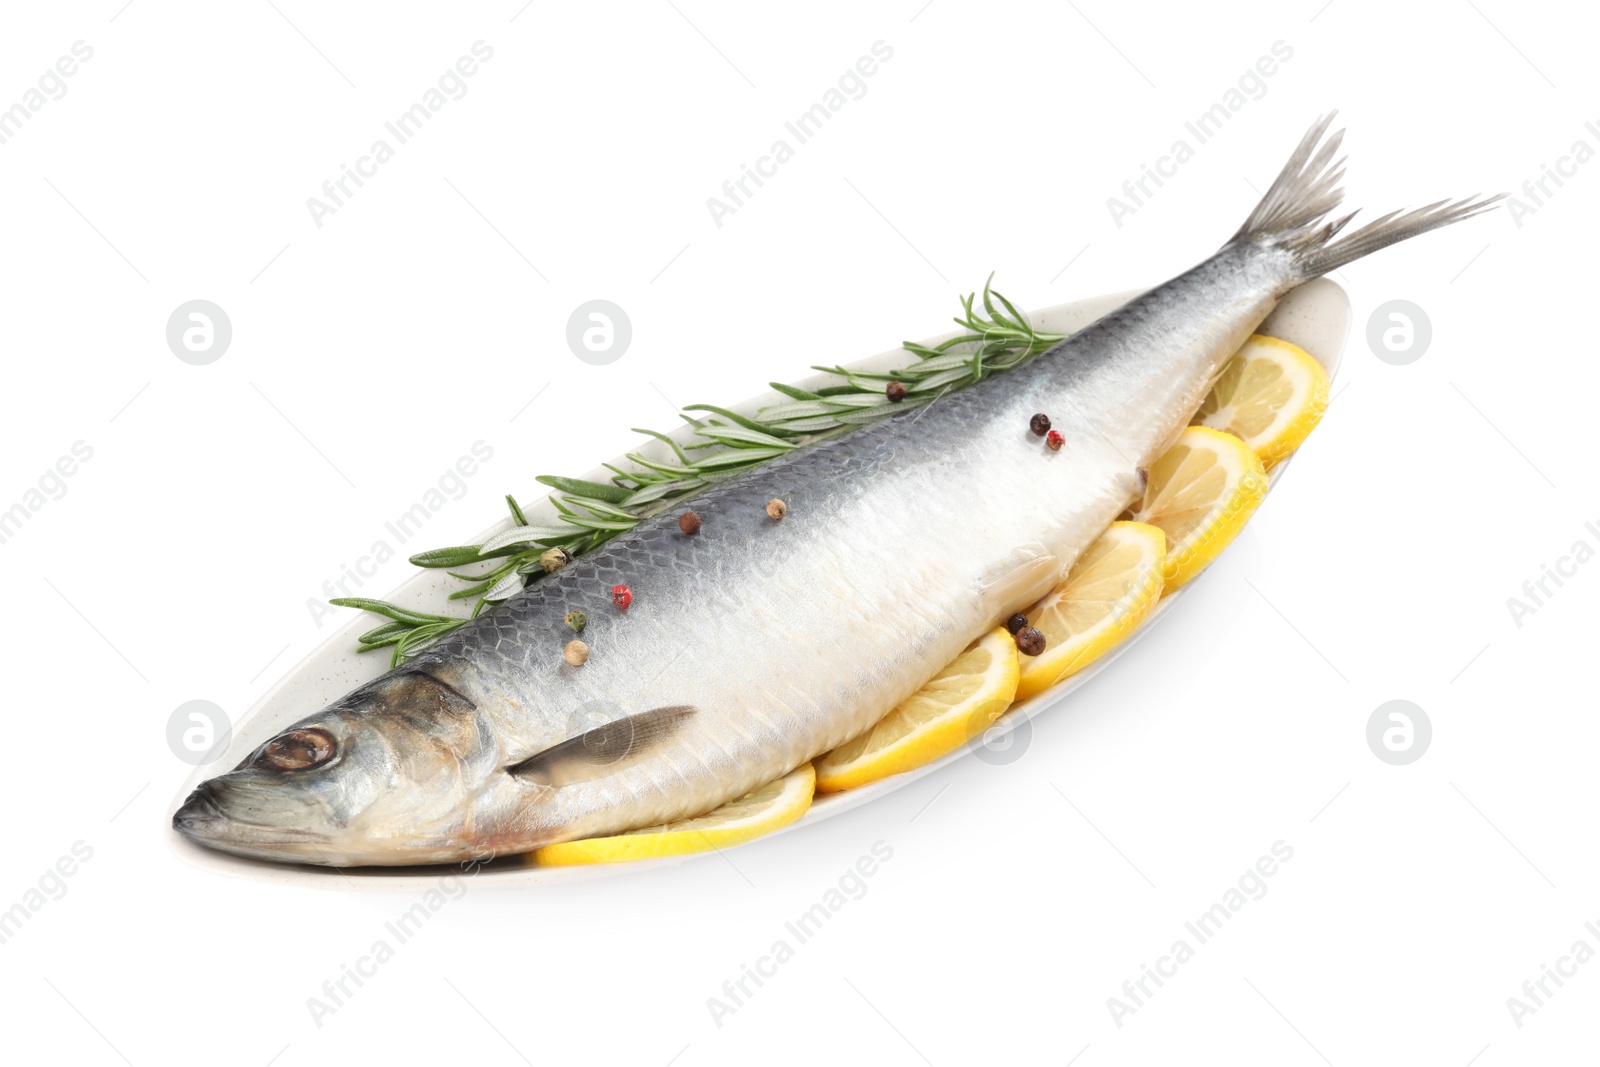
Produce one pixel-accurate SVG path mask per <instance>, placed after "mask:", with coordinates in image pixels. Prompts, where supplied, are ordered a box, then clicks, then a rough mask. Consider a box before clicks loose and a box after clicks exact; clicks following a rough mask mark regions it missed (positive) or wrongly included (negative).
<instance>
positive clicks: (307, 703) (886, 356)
mask: <svg viewBox="0 0 1600 1067" xmlns="http://www.w3.org/2000/svg"><path fill="white" fill-rule="evenodd" d="M1141 291H1142V290H1141ZM1139 292H1140V291H1133V292H1126V293H1113V294H1110V295H1108V296H1100V297H1093V298H1090V299H1088V300H1077V301H1073V302H1072V303H1068V304H1057V305H1055V306H1054V307H1049V308H1044V309H1042V310H1040V311H1033V312H1029V318H1030V319H1031V320H1032V322H1033V323H1034V325H1035V326H1036V327H1037V328H1038V329H1040V330H1046V331H1051V332H1056V333H1075V332H1077V331H1079V330H1081V329H1083V327H1085V326H1087V325H1088V324H1089V323H1091V322H1093V321H1094V320H1095V319H1097V318H1099V317H1100V316H1102V315H1104V314H1105V313H1106V312H1108V311H1111V310H1112V309H1114V308H1116V307H1118V306H1119V305H1121V304H1123V303H1125V302H1126V301H1128V300H1130V299H1132V298H1133V297H1135V296H1137V295H1139ZM1257 332H1259V333H1264V334H1269V335H1270V336H1273V337H1279V338H1282V339H1283V340H1285V341H1290V342H1292V343H1294V344H1297V345H1299V346H1300V347H1301V348H1303V349H1305V350H1306V351H1307V352H1309V353H1310V354H1311V355H1312V356H1314V357H1316V358H1317V359H1318V360H1319V361H1321V363H1322V364H1323V366H1325V367H1327V368H1328V374H1329V376H1330V377H1332V376H1333V375H1334V374H1335V373H1337V371H1338V365H1339V355H1340V353H1341V352H1342V351H1343V349H1344V342H1345V337H1346V335H1348V333H1349V332H1350V300H1349V297H1348V296H1346V295H1345V291H1344V290H1343V289H1341V288H1339V286H1338V285H1336V284H1334V283H1333V282H1331V281H1329V280H1327V279H1326V278H1323V279H1319V280H1317V281H1314V282H1311V283H1310V284H1308V285H1305V286H1302V287H1301V288H1299V289H1296V290H1295V291H1294V292H1292V293H1290V294H1289V295H1288V296H1286V297H1284V299H1283V300H1282V302H1280V303H1279V305H1278V307H1277V308H1276V309H1275V310H1274V311H1273V312H1272V314H1271V315H1269V316H1268V317H1267V320H1266V321H1265V322H1263V323H1262V324H1261V326H1260V327H1259V329H1258V330H1257ZM949 336H952V335H951V334H944V335H942V336H940V337H937V338H934V339H932V340H930V341H928V342H927V343H928V344H937V343H938V342H939V341H942V340H944V339H945V338H946V337H949ZM909 358H910V356H909V354H908V353H907V352H906V351H905V350H904V349H902V348H896V349H894V350H892V351H888V352H881V353H879V354H878V355H876V356H871V357H869V358H867V359H862V360H858V361H856V362H855V363H852V364H847V366H849V367H851V368H853V369H859V370H884V369H887V368H889V367H893V366H899V365H902V364H904V363H905V362H907V361H908V359H909ZM836 383H837V379H836V378H832V377H830V376H828V375H823V374H816V375H813V376H812V377H810V378H807V379H804V380H802V381H800V382H798V383H796V384H798V385H800V386H801V387H802V388H807V387H817V386H823V385H831V384H836ZM786 399H787V398H786V397H784V396H782V395H781V394H779V393H777V392H773V391H768V392H765V393H762V394H761V395H760V396H756V397H752V398H751V399H749V400H746V401H745V402H744V403H742V404H735V405H732V410H734V411H737V412H739V413H740V414H743V415H753V414H755V412H756V410H757V409H758V408H761V407H764V406H766V405H768V404H774V403H779V402H781V401H784V400H786ZM691 434H692V431H691V430H690V428H689V427H688V426H687V425H685V426H683V427H680V428H679V429H678V430H676V431H674V432H673V433H672V434H671V436H672V437H673V438H675V439H677V440H678V441H679V442H680V443H686V442H687V441H688V440H689V438H690V437H691ZM636 451H640V452H643V453H644V454H645V455H646V456H649V457H650V458H652V459H655V458H660V459H662V460H667V459H670V458H671V456H670V453H669V451H668V449H667V447H666V446H665V445H664V444H661V443H660V442H656V441H652V442H650V443H649V445H648V446H646V447H641V448H638V449H636ZM1292 458H1293V457H1291V459H1292ZM612 462H613V463H615V464H616V465H617V466H619V467H622V468H624V469H627V467H628V466H629V463H628V460H627V459H626V457H623V456H618V457H616V458H615V459H613V460H612ZM1289 462H1290V460H1285V461H1283V462H1282V463H1280V464H1278V466H1277V467H1275V468H1274V469H1273V471H1272V473H1271V474H1270V475H1269V476H1268V482H1269V489H1268V491H1269V492H1270V491H1271V489H1270V486H1272V485H1276V484H1277V482H1278V479H1279V478H1282V477H1283V472H1284V471H1285V470H1286V469H1287V468H1288V466H1289ZM583 477H584V478H587V479H589V480H591V481H597V482H606V481H609V480H610V477H611V472H610V471H608V470H606V469H605V468H603V467H596V468H595V469H594V470H592V471H590V472H589V473H587V474H585V475H583ZM541 488H542V487H541ZM519 499H520V498H519ZM523 512H524V513H525V514H526V515H527V517H528V521H529V522H531V523H534V524H536V525H537V524H547V523H555V522H557V521H559V520H558V517H557V514H556V512H555V509H554V508H552V507H551V506H550V504H549V501H548V499H546V498H544V497H541V498H540V499H539V500H538V501H537V502H536V503H534V504H532V505H525V506H524V507H523ZM510 526H511V519H510V517H509V516H508V517H506V518H504V519H502V520H501V521H500V522H498V523H496V524H495V525H494V526H491V527H490V528H489V529H487V530H484V531H483V532H482V533H480V534H478V536H477V537H474V538H471V539H470V540H466V541H461V542H458V543H461V544H482V543H483V542H484V541H486V540H488V539H489V538H490V537H492V536H494V535H495V534H497V533H499V532H500V531H502V530H505V529H509V528H510ZM1192 584H1193V583H1192V582H1191V583H1190V584H1189V585H1185V586H1184V587H1183V588H1182V589H1179V590H1178V591H1177V592H1176V593H1174V594H1172V595H1171V596H1168V597H1166V598H1164V599H1163V600H1162V601H1161V603H1160V604H1159V605H1158V606H1157V607H1156V609H1155V611H1153V612H1152V613H1151V615H1150V617H1149V619H1147V620H1146V621H1145V623H1144V625H1143V626H1141V627H1140V628H1139V629H1138V630H1136V631H1134V633H1133V634H1132V636H1130V637H1129V638H1128V639H1127V640H1126V641H1124V642H1123V643H1122V644H1121V645H1119V646H1118V647H1116V648H1114V649H1112V650H1111V652H1109V653H1108V654H1106V655H1104V656H1102V657H1101V658H1100V659H1098V660H1097V661H1095V662H1094V663H1093V664H1091V665H1090V666H1089V667H1087V668H1085V669H1084V670H1082V671H1079V672H1078V673H1077V674H1074V675H1073V676H1072V677H1071V678H1068V679H1067V680H1065V681H1063V682H1061V683H1060V684H1059V685H1056V686H1053V687H1052V688H1050V689H1047V690H1045V691H1044V692H1043V693H1040V694H1039V695H1038V696H1036V697H1034V698H1033V699H1031V700H1025V701H1022V702H1021V703H1018V704H1015V705H1013V706H1012V707H1011V709H1010V710H1009V711H1007V712H1006V714H1005V715H1004V716H1003V717H1002V718H1001V719H1000V720H999V723H998V724H997V727H995V728H1000V729H1005V728H1007V724H1009V728H1015V725H1016V724H1017V723H1019V722H1022V721H1024V720H1026V719H1031V718H1033V717H1034V716H1035V715H1038V714H1039V713H1040V712H1042V711H1044V710H1045V709H1046V708H1050V707H1053V706H1054V705H1056V704H1058V703H1060V702H1061V701H1062V700H1063V699H1065V698H1066V696H1067V695H1068V694H1069V693H1071V692H1072V691H1073V690H1075V689H1077V688H1078V687H1079V686H1080V685H1083V684H1084V683H1086V682H1088V681H1089V679H1091V678H1093V677H1094V676H1095V675H1096V674H1098V673H1099V672H1100V671H1102V670H1104V669H1105V668H1106V667H1107V666H1109V665H1110V663H1111V661H1112V660H1114V659H1116V658H1117V656H1118V655H1120V654H1121V653H1122V652H1124V651H1126V650H1127V649H1128V647H1129V646H1131V645H1132V644H1133V643H1134V642H1135V641H1137V640H1138V639H1139V638H1140V637H1141V636H1143V635H1144V634H1146V633H1148V632H1149V630H1150V628H1151V627H1152V626H1153V625H1155V623H1156V622H1157V621H1158V620H1159V619H1161V618H1162V617H1163V616H1165V615H1166V614H1167V612H1169V611H1171V610H1172V609H1173V607H1174V606H1175V605H1176V604H1177V602H1178V601H1179V600H1181V599H1183V596H1184V594H1185V593H1186V592H1188V590H1189V589H1190V588H1191V586H1192ZM459 588H461V586H460V583H458V582H457V581H456V580H455V579H453V578H450V577H449V576H448V575H446V574H445V573H444V572H443V571H433V570H426V571H418V572H417V573H416V574H415V575H413V576H412V577H411V578H410V579H409V580H408V581H407V582H405V584H403V585H401V586H400V587H399V588H398V589H396V590H394V591H393V592H392V593H390V594H389V595H388V596H386V597H384V598H383V599H385V600H389V601H391V602H393V603H396V604H400V605H402V606H405V607H412V608H417V609H419V610H421V611H428V612H435V613H438V614H442V615H443V614H459V613H460V611H461V610H462V608H463V607H464V605H463V603H462V602H460V601H451V600H449V599H448V597H449V594H450V593H452V592H454V591H455V590H456V589H459ZM374 624H375V620H374V618H373V617H372V616H371V615H368V614H366V613H364V612H363V613H359V614H357V613H352V614H351V616H350V621H349V622H348V623H346V624H345V625H344V627H343V628H341V629H340V630H338V631H337V632H336V633H334V634H333V635H332V636H331V637H329V638H328V639H327V640H326V641H324V642H323V643H322V644H321V645H320V646H318V647H317V648H316V649H314V650H313V651H312V652H311V653H310V654H309V655H307V656H306V658H305V659H303V660H301V661H300V663H299V664H297V665H296V666H295V667H294V669H293V670H291V671H289V673H288V674H286V675H284V676H283V677H282V678H280V679H278V681H277V682H276V683H275V684H273V685H272V686H271V688H269V689H268V690H267V691H266V692H265V693H264V694H262V696H261V699H260V700H257V701H256V702H255V704H254V705H253V706H252V707H251V708H250V709H249V710H248V711H247V712H245V714H244V716H243V718H242V720H241V722H240V723H239V725H238V727H237V728H236V729H235V731H234V733H233V738H232V740H231V741H230V743H229V745H228V747H227V749H226V751H224V752H223V754H222V755H221V756H220V757H218V758H217V759H216V760H214V761H212V762H211V763H210V764H208V765H206V766H205V767H201V768H199V769H197V770H196V771H194V773H192V774H190V775H189V777H188V778H187V779H186V780H185V781H184V783H183V786H182V788H180V789H179V790H178V792H177V794H176V795H175V796H174V797H173V798H172V801H171V803H170V804H169V805H168V808H167V811H168V814H169V816H170V814H171V813H172V812H174V811H176V810H177V809H178V806H179V804H181V803H182V802H183V800H184V798H185V797H187V796H188V795H189V793H190V791H192V790H193V789H194V787H195V786H197V785H199V784H200V782H201V781H202V780H203V779H205V778H209V777H211V776H213V775H215V774H216V773H218V770H219V768H225V767H233V766H235V765H237V764H238V763H239V761H240V760H242V759H244V757H245V756H247V755H248V754H249V753H251V752H253V751H254V750H255V749H256V748H257V746H259V745H260V744H262V743H263V742H264V741H266V740H267V739H268V738H270V737H272V736H273V735H275V734H277V733H278V732H280V731H281V730H283V728H284V727H286V726H288V725H289V724H291V723H293V722H296V721H298V720H300V719H302V718H304V717H305V716H306V715H308V714H310V713H311V712H313V711H316V710H318V709H320V708H323V707H326V706H327V705H329V704H331V703H332V702H333V701H335V700H337V699H339V698H340V697H342V696H344V695H345V694H346V693H348V692H350V691H351V690H352V689H354V688H356V687H357V686H359V685H361V684H362V683H364V682H368V681H371V680H372V679H373V678H376V677H377V676H378V675H380V674H382V673H383V672H384V671H385V670H387V669H388V667H389V657H388V655H387V654H386V653H384V652H369V653H367V654H365V655H358V654H357V653H356V650H355V649H356V636H357V635H358V634H360V633H362V632H363V631H365V630H368V629H370V628H371V627H372V626H373V625H374ZM992 729H993V728H992ZM968 751H970V746H963V747H962V748H959V749H957V750H956V751H954V752H952V753H950V754H949V755H947V756H945V757H943V758H942V759H937V760H934V761H933V762H932V763H929V764H927V765H926V766H923V767H919V768H917V769H916V770H914V771H907V772H906V773H904V774H898V775H895V776H894V777H892V778H886V779H884V780H882V781H879V782H874V783H872V784H871V785H867V786H863V787H861V788H859V789H851V790H848V791H846V792H843V793H831V794H826V795H819V796H818V797H817V799H816V801H815V802H814V803H813V804H812V805H811V809H810V810H809V811H807V812H806V814H805V815H804V816H803V817H801V818H800V819H798V820H796V821H795V822H793V823H791V824H790V825H789V826H787V827H785V828H784V829H782V830H779V831H777V833H780V834H781V833H788V832H789V831H791V830H794V829H798V828H800V827H805V826H810V825H812V824H814V823H817V822H819V821H821V820H823V819H826V818H828V817H830V816H833V815H838V814H841V813H842V812H845V811H848V810H850V809H851V808H854V807H856V806H857V805H860V804H865V803H867V802H868V801H870V800H872V799H874V798H876V797H880V796H883V795H885V794H887V793H890V792H893V791H894V790H896V789H899V788H901V787H902V786H906V785H910V784H911V783H912V782H914V781H916V780H917V779H918V778H921V777H922V776H923V775H925V774H931V773H932V772H934V771H936V770H938V769H939V768H940V767H943V766H944V765H945V764H947V763H950V762H951V761H953V760H957V759H960V758H961V757H962V756H964V755H966V754H967V752H968ZM769 836H775V835H769ZM167 837H168V839H169V841H170V842H171V844H172V847H173V848H174V849H176V850H177V852H178V853H179V855H180V856H181V857H182V858H183V859H184V860H185V861H186V862H188V863H191V864H193V865H194V866H197V867H201V868H204V869H207V870H212V871H215V872H217V873H219V874H230V875H239V876H245V877H255V878H259V879H263V880H265V881H269V882H278V883H295V884H300V885H318V886H322V887H325V888H334V889H348V888H349V887H350V884H351V883H350V877H351V876H352V875H354V876H357V877H359V878H360V879H361V883H360V884H361V887H362V888H364V889H366V888H372V889H377V888H392V889H404V890H408V891H417V890H419V889H425V888H428V887H431V886H432V885H433V884H434V882H435V881H436V880H437V879H438V877H439V876H440V875H441V874H443V873H445V872H447V871H449V870H451V869H452V868H451V867H448V866H442V867H409V868H407V867H401V868H385V867H357V868H344V869H343V870H341V871H335V870H333V869H332V868H321V867H309V866H290V865H285V864H276V863H267V862H263V861H258V860H249V859H243V858H241V857H237V856H230V855H228V854H227V853H224V852H218V851H215V850H213V849H208V848H202V847H200V846H198V845H194V844H192V843H190V842H189V841H188V840H186V839H185V838H183V837H182V836H181V835H179V834H178V833H176V832H175V831H173V830H171V829H170V828H169V829H168V831H167ZM762 840H765V839H764V838H763V839H762ZM708 854H709V853H700V854H697V855H708ZM694 858H696V856H695V855H690V856H673V857H668V858H665V859H659V860H643V861H637V862H633V863H617V864H598V865H594V866H587V867H533V866H528V865H520V864H512V863H507V864H493V865H490V866H488V867H485V868H483V869H482V870H481V871H480V873H479V874H478V875H477V876H476V879H475V883H474V884H477V885H484V884H491V885H497V886H504V887H515V886H525V885H538V884H544V883H549V882H552V881H555V880H557V879H576V878H589V877H594V876H596V875H598V874H604V873H614V872H620V871H634V870H639V869H641V868H644V867H647V866H658V865H664V864H665V865H676V864H680V863H683V862H685V861H686V860H690V859H694Z"/></svg>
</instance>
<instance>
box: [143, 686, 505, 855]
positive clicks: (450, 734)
mask: <svg viewBox="0 0 1600 1067" xmlns="http://www.w3.org/2000/svg"><path fill="white" fill-rule="evenodd" d="M498 758H499V750H498V746H497V745H496V744H495V742H494V739H493V737H492V736H490V730H489V728H488V727H487V725H486V724H485V722H484V720H483V717H482V716H480V715H479V714H478V712H477V709H476V707H475V705H474V704H473V703H472V702H471V701H469V700H467V699H466V698H465V697H463V696H461V694H460V693H458V692H457V691H456V690H454V689H453V688H451V687H450V686H448V685H446V684H444V683H443V682H440V681H439V680H437V679H436V678H434V677H432V676H431V675H429V674H427V673H424V672H421V671H399V672H392V673H390V674H387V675H384V676H383V677H382V678H379V679H377V680H376V681H374V682H372V683H369V684H368V685H365V686H362V687H361V688H360V689H357V690H356V691H355V692H353V693H351V694H350V695H349V696H347V697H345V698H344V699H342V700H340V701H338V702H337V703H335V704H333V705H331V706H329V707H328V708H326V709H324V710H323V711H322V712H320V713H318V714H316V715H313V716H310V717H308V718H305V719H302V720H300V721H299V722H297V723H295V724H294V725H292V726H290V727H289V728H288V729H286V730H284V731H282V732H281V733H279V734H277V735H276V736H275V737H273V738H271V739H270V740H268V741H267V742H265V743H264V744H262V745H261V746H260V747H259V748H257V749H256V750H255V751H254V752H252V753H251V754H250V755H249V756H248V757H247V758H245V759H244V760H243V761H242V762H241V763H240V764H239V765H238V766H237V767H235V768H234V769H233V770H231V771H229V772H227V773H226V774H222V775H219V776H217V777H215V778H211V779H209V780H207V781H205V782H203V783H201V785H200V786H199V787H198V788H197V789H195V791H194V792H193V793H191V794H190V796H189V798H188V799H187V800H186V801H185V802H184V804H183V805H182V807H180V808H179V809H178V811H177V813H176V814H174V815H173V819H172V825H173V829H175V830H177V831H178V832H179V833H180V834H182V835H183V836H184V837H186V838H188V839H189V840H191V841H193V842H195V843H197V844H201V845H205V846H207V847H210V848H216V849H220V850H222V851H225V852H231V853H234V854H236V855H241V856H248V857H252V858H256V859H268V860H277V861H279V862H299V863H312V864H322V865H329V866H354V865H362V864H381V865H399V864H410V863H439V862H447V861H452V860H459V859H466V858H485V857H484V856H483V855H481V854H475V853H474V849H473V839H474V834H473V833H472V826H473V824H474V819H475V809H476V808H477V807H480V806H481V805H482V804H484V803H485V802H486V801H485V798H484V793H485V784H486V783H488V782H490V781H491V780H492V779H493V778H494V777H495V775H496V772H497V767H498ZM490 792H492V790H491V791H490Z"/></svg>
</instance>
